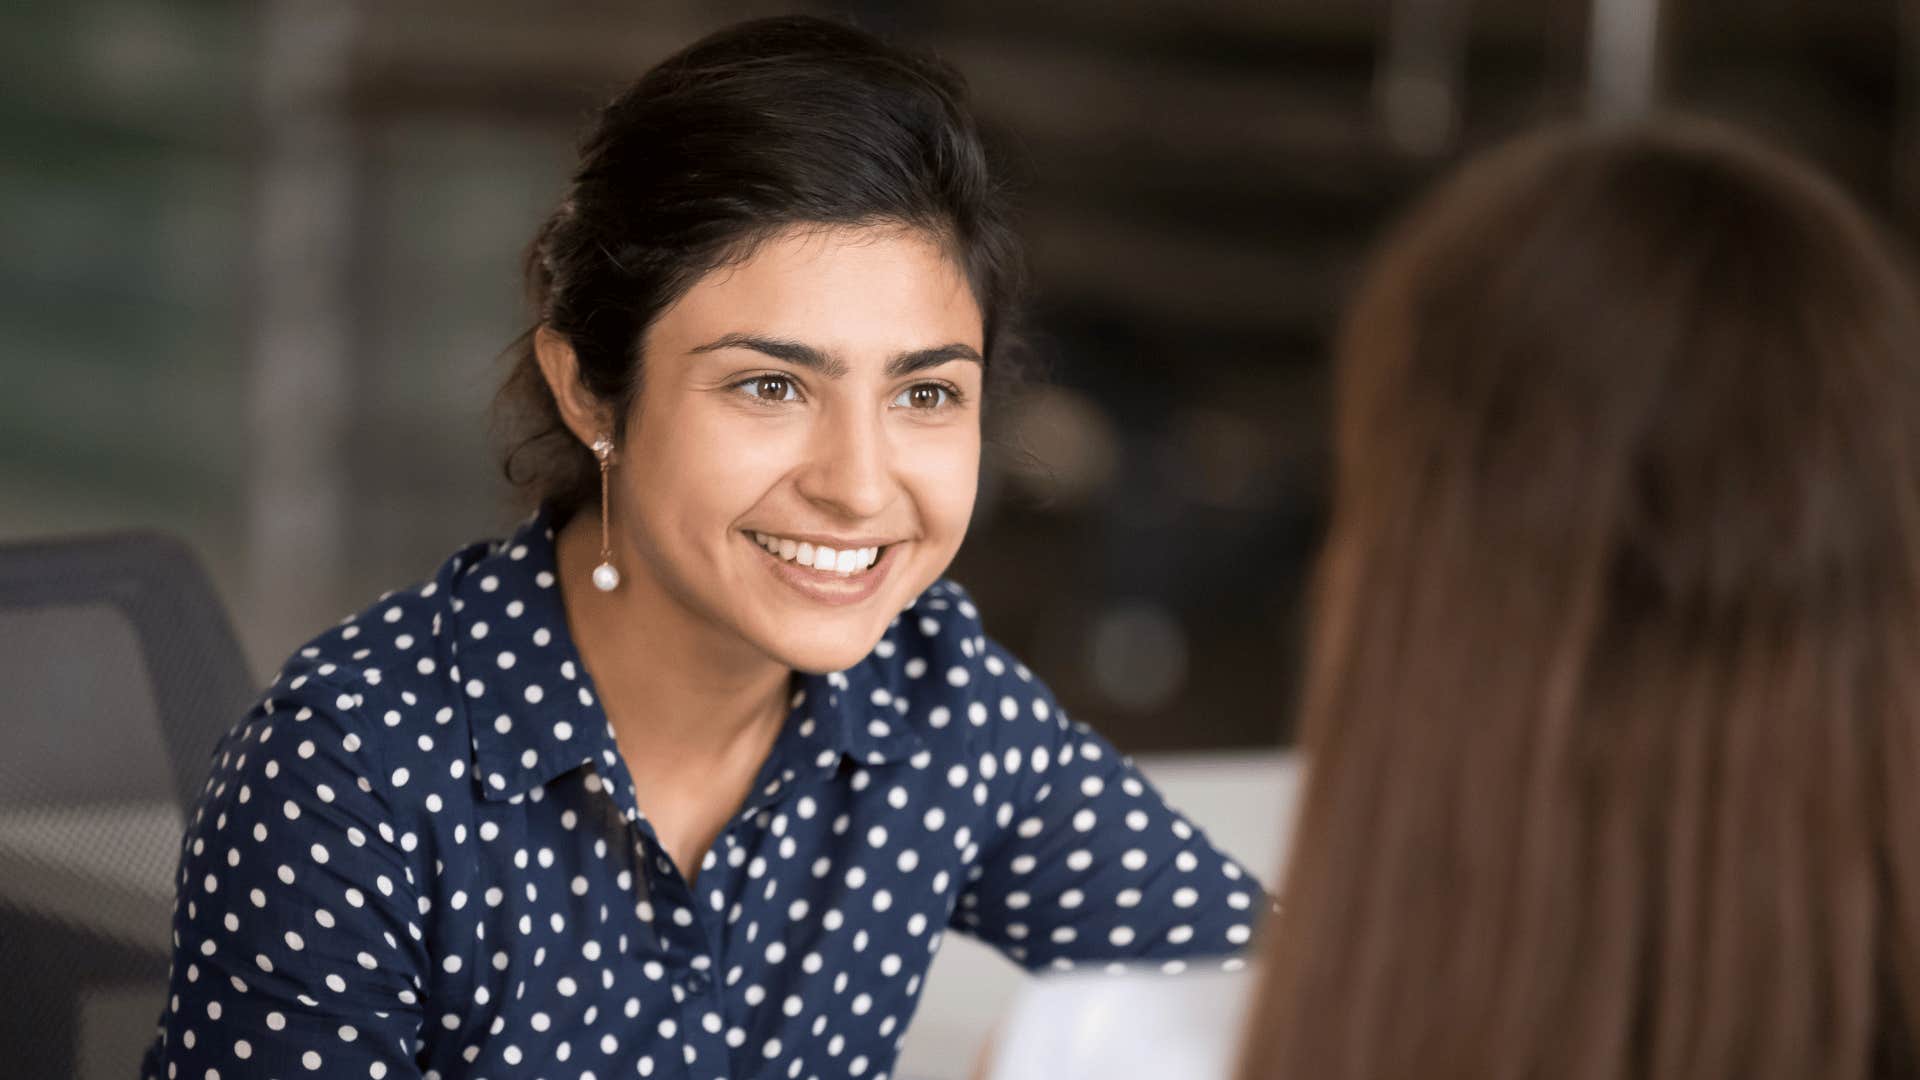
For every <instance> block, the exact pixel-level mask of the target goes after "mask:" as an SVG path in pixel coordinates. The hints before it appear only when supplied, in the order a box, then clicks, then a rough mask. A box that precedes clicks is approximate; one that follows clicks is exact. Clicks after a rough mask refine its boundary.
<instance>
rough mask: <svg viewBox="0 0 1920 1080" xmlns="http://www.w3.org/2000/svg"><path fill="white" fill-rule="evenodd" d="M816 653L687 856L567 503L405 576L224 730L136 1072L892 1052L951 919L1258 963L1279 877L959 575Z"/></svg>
mask: <svg viewBox="0 0 1920 1080" xmlns="http://www.w3.org/2000/svg"><path fill="white" fill-rule="evenodd" d="M798 682H799V684H800V689H799V690H797V692H796V693H795V698H794V706H793V712H792V715H791V716H790V718H789V720H788V722H787V725H786V727H785V729H784V730H783V732H782V734H781V735H780V737H779V740H778V741H777V743H776V745H775V746H774V749H773V751H772V753H771V754H770V755H769V757H768V759H767V762H766V763H765V765H764V766H763V768H762V771H761V775H760V777H759V780H758V782H757V783H756V785H755V788H754V793H753V794H752V795H751V796H750V797H749V798H748V801H747V804H746V805H745V806H743V807H742V808H741V811H740V813H739V814H738V815H737V816H736V817H735V818H734V819H733V820H732V822H731V823H730V824H729V826H728V827H727V829H726V830H725V831H724V832H723V833H722V834H721V836H720V837H719V839H718V840H717V841H716V842H715V844H714V846H713V848H712V850H710V851H709V852H708V853H707V854H706V856H705V858H704V859H703V861H702V863H701V866H700V871H699V874H698V877H697V881H696V884H694V885H691V886H690V885H689V884H688V883H687V880H686V878H685V877H684V876H683V875H682V874H681V872H680V870H679V868H677V867H675V866H674V865H673V863H672V861H671V860H669V859H668V858H667V857H666V855H665V853H664V852H663V851H662V850H661V849H660V848H659V847H658V845H657V843H656V841H655V837H654V834H653V830H652V828H651V826H650V824H649V823H648V822H647V819H646V817H645V815H644V814H643V813H641V811H640V806H639V804H640V802H643V801H644V800H639V801H636V798H635V793H634V790H633V784H632V780H631V778H630V776H629V774H628V772H627V769H626V765H625V762H624V761H623V760H622V759H621V758H620V756H619V754H618V752H617V750H616V748H615V743H614V741H613V738H612V733H611V731H610V730H609V728H608V725H607V720H606V716H605V714H604V713H603V712H602V711H601V709H600V706H599V704H598V701H597V699H596V696H595V693H594V690H593V685H592V681H591V679H590V678H589V675H588V673H587V671H586V670H585V668H584V666H583V665H582V664H581V662H580V660H579V657H578V656H577V654H576V653H575V652H574V649H573V646H572V643H571V641H570V639H569V638H568V637H567V632H566V620H565V617H564V612H563V611H562V609H561V606H560V598H559V594H558V591H557V589H556V588H555V587H554V579H553V549H552V530H551V528H550V523H549V519H548V517H547V515H546V514H545V513H544V512H542V513H540V514H536V515H535V516H534V517H533V518H531V519H530V520H529V521H528V522H527V523H526V524H525V525H523V526H522V527H521V528H520V529H519V530H518V531H516V532H515V534H514V535H513V536H512V537H511V538H509V539H507V540H504V541H493V542H488V543H482V544H476V545H473V546H470V547H468V548H466V549H464V550H463V551H461V552H459V553H457V554H456V555H455V556H454V557H453V558H452V559H450V560H449V561H448V562H447V564H446V565H445V566H443V567H442V568H441V570H440V572H439V573H438V575H437V576H436V577H435V578H434V580H433V581H432V582H430V583H428V584H426V585H423V586H420V587H417V588H413V589H409V590H406V591H403V592H398V593H392V594H388V595H387V596H385V597H383V598H381V600H380V601H378V602H377V603H375V604H374V605H373V606H371V607H369V608H368V609H367V610H366V611H364V612H362V613H360V614H359V615H357V616H355V617H353V618H352V619H349V620H348V621H346V622H344V623H342V624H341V625H339V626H337V627H335V628H334V629H333V630H331V631H329V632H327V633H325V634H323V635H321V636H320V637H318V638H316V639H315V640H314V641H313V642H312V643H311V644H309V645H308V646H307V647H305V648H303V649H301V650H300V651H299V653H297V654H296V655H295V656H294V657H293V658H292V660H290V661H289V663H288V664H287V666H286V667H285V668H284V669H283V670H282V672H281V673H280V676H279V677H278V678H277V679H276V680H275V682H274V683H273V685H272V686H271V687H270V688H269V690H268V691H267V693H266V694H265V696H264V697H263V699H262V700H261V702H260V704H259V705H257V706H256V707H255V708H254V709H253V710H252V711H251V712H250V713H249V714H248V715H247V717H246V718H245V719H244V720H243V721H242V722H241V723H240V724H239V725H238V726H237V727H235V729H234V730H233V731H232V732H230V733H229V734H228V736H227V737H226V739H225V740H223V742H222V744H221V745H220V747H219V748H218V749H217V750H216V752H215V755H214V759H213V768H212V775H211V777H210V778H209V780H208V782H207V786H206V790H205V792H204V794H203V796H202V798H201V801H200V804H199V806H198V807H197V808H196V810H195V813H194V815H193V818H192V821H191V822H190V825H189V828H188V832H187V836H186V838H185V842H184V845H183V848H182V853H181V864H180V875H179V897H178V902H177V904H176V909H175V913H174V962H173V970H172V974H171V993H170V995H169V998H168V1001H167V1003H166V1006H165V1008H164V1010H163V1013H162V1016H161V1019H160V1029H159V1032H158V1034H157V1036H156V1039H155V1041H154V1043H153V1045H152V1047H151V1048H150V1050H149V1052H148V1054H147V1059H146V1065H145V1070H144V1075H146V1076H148V1077H150V1078H154V1080H159V1078H162V1077H165V1078H167V1080H176V1078H179V1077H191V1078H195V1080H198V1078H200V1077H211V1076H221V1077H225V1078H227V1080H235V1078H240V1077H269V1076H272V1077H282V1078H285V1077H296V1076H306V1075H318V1076H326V1077H358V1076H370V1077H376V1078H379V1077H394V1078H399V1077H435V1078H441V1080H451V1078H454V1077H481V1076H485V1077H493V1078H496V1080H498V1078H507V1077H536V1076H544V1077H557V1076H564V1077H567V1078H569V1080H572V1078H574V1077H580V1078H583V1080H584V1078H597V1077H616V1076H618V1077H627V1076H636V1075H637V1076H651V1075H660V1076H670V1075H671V1076H679V1075H685V1076H689V1077H699V1078H705V1077H729V1076H735V1077H743V1076H769V1077H771V1076H785V1077H789V1078H792V1080H799V1078H801V1077H840V1076H851V1075H861V1076H866V1077H874V1078H884V1077H886V1075H887V1071H888V1070H889V1069H890V1068H891V1067H892V1062H893V1060H894V1057H895V1055H896V1054H897V1052H898V1050H899V1046H900V1043H901V1039H902V1037H903V1035H904V1031H905V1027H906V1024H907V1022H908V1020H909V1019H910V1018H911V1016H912V1014H913V1009H914V1005H915V1002H916V1000H917V998H918V996H919V991H920V987H921V982H922V979H923V977H924V975H925V972H926V969H927V965H928V963H929V961H930V960H931V958H932V956H933V954H934V952H935V951H936V950H937V949H938V948H939V944H940V939H941V935H942V934H943V933H944V932H945V931H946V930H947V929H949V928H956V929H959V930H961V931H964V932H968V933H972V934H976V935H978V936H979V937H981V938H982V939H984V940H986V941H988V942H991V943H992V944H994V945H995V946H997V947H998V948H999V949H1001V950H1002V951H1003V952H1005V953H1006V954H1007V955H1008V956H1009V957H1011V958H1013V959H1014V960H1016V961H1018V962H1020V963H1022V964H1024V965H1026V966H1028V967H1030V968H1036V969H1037V968H1066V967H1073V966H1075V965H1079V964H1085V963H1089V962H1098V963H1103V964H1104V963H1109V962H1112V961H1116V960H1122V959H1160V960H1167V961H1171V960H1192V959H1194V958H1197V957H1217V958H1220V959H1219V960H1217V961H1216V962H1217V963H1220V964H1222V965H1223V966H1229V967H1232V966H1237V965H1239V964H1240V963H1241V961H1240V959H1239V957H1238V956H1237V955H1236V954H1238V953H1240V952H1241V951H1242V950H1243V949H1244V947H1245V945H1246V943H1247V941H1248V940H1249V937H1250V935H1251V933H1252V928H1253V925H1254V922H1255V918H1256V915H1257V914H1258V913H1259V912H1260V911H1262V910H1263V909H1264V907H1265V904H1266V901H1265V898H1264V896H1263V894H1262V893H1261V891H1260V888H1259V886H1258V885H1257V884H1256V883H1255V882H1254V881H1252V880H1251V879H1250V878H1249V877H1248V876H1247V875H1246V873H1245V872H1244V871H1243V870H1242V869H1241V868H1240V867H1239V866H1237V865H1236V864H1234V863H1233V862H1232V861H1231V860H1229V859H1227V858H1226V857H1225V856H1223V855H1222V854H1221V853H1220V852H1219V851H1217V850H1215V849H1214V848H1213V847H1212V846H1211V845H1210V844H1209V843H1208V842H1207V840H1206V839H1205V837H1204V836H1203V835H1201V834H1200V832H1199V831H1198V830H1196V829H1194V828H1193V827H1192V826H1190V825H1189V824H1188V823H1187V822H1186V821H1185V820H1184V819H1182V818H1181V817H1180V816H1179V815H1177V814H1176V813H1174V812H1173V811H1171V810H1169V809H1168V808H1167V807H1166V806H1165V805H1164V804H1163V803H1162V802H1161V800H1160V798H1159V796H1158V795H1157V794H1156V793H1155V792H1154V791H1153V789H1152V788H1151V787H1150V786H1149V785H1147V783H1146V782H1145V781H1144V780H1143V779H1141V777H1140V776H1139V774H1138V773H1137V772H1136V771H1135V770H1134V768H1133V767H1132V765H1131V763H1129V762H1128V761H1127V760H1126V759H1124V758H1122V757H1121V756H1120V755H1119V754H1117V753H1116V752H1115V751H1114V749H1113V747H1112V746H1111V745H1110V744H1108V743H1107V742H1106V741H1105V740H1103V739H1101V738H1100V737H1099V736H1098V735H1096V734H1094V733H1093V732H1091V731H1089V730H1087V729H1086V728H1085V727H1083V726H1081V725H1078V724H1075V723H1073V722H1071V721H1070V720H1069V719H1068V717H1067V715H1066V714H1065V712H1064V711H1063V710H1062V709H1061V708H1060V707H1059V705H1058V704H1057V703H1056V702H1055V701H1054V700H1053V699H1052V697H1051V695H1050V694H1049V692H1048V691H1047V689H1046V687H1045V686H1044V685H1042V684H1041V683H1040V682H1039V681H1038V680H1037V679H1035V678H1034V677H1033V675H1032V674H1031V673H1030V672H1029V671H1028V670H1027V669H1026V668H1025V667H1024V666H1022V665H1021V664H1020V663H1019V662H1018V661H1017V660H1015V659H1014V658H1013V657H1011V656H1009V655H1008V654H1007V653H1006V652H1005V651H1004V650H1002V649H1001V648H1000V647H999V645H997V644H996V643H994V642H993V641H991V640H990V639H988V638H986V637H985V636H984V635H983V634H982V632H981V627H980V621H979V618H978V614H977V612H976V611H975V610H974V607H973V604H972V603H971V602H970V601H969V600H968V599H967V596H966V594H965V593H964V592H963V591H962V590H961V589H960V588H959V587H957V586H955V585H952V584H949V583H944V582H943V583H940V584H937V585H935V586H934V587H933V588H931V589H929V590H928V591H927V592H926V593H925V594H924V595H923V596H921V597H920V598H919V600H918V601H916V603H915V604H914V605H913V607H911V608H910V609H908V610H907V611H906V612H904V613H902V615H901V617H900V618H899V619H897V620H896V621H895V622H894V623H893V625H892V626H891V627H890V628H889V629H888V631H887V634H886V637H885V638H884V639H883V640H882V641H881V643H880V644H879V646H878V647H876V648H875V650H874V652H873V653H872V655H870V656H869V657H868V658H867V660H865V661H864V662H863V663H861V664H860V665H858V666H856V667H855V668H853V669H851V670H849V671H845V672H836V673H833V674H830V675H825V676H808V677H804V678H802V679H800V680H798Z"/></svg>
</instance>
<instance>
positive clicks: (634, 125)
mask: <svg viewBox="0 0 1920 1080" xmlns="http://www.w3.org/2000/svg"><path fill="white" fill-rule="evenodd" d="M839 225H900V226H906V227H909V228H914V229H920V230H924V231H926V232H928V233H930V234H932V235H934V236H936V237H938V238H939V239H940V240H942V241H943V242H944V243H945V244H946V245H947V247H948V248H949V250H951V251H952V252H953V255H954V259H955V262H956V263H957V264H958V265H959V266H960V267H961V268H962V270H963V271H964V272H965V274H966V277H967V280H968V282H969V283H970V285H971V286H972V289H973V295H974V300H975V302H976V303H978V304H979V305H980V309H981V313H982V315H983V316H984V318H985V327H984V335H985V345H986V360H987V372H988V376H989V390H990V391H992V392H993V393H994V394H996V395H997V394H999V393H1001V392H1003V389H1002V387H1001V384H1002V383H1003V382H1004V381H1005V376H1006V375H1007V374H1008V371H1007V368H1008V367H1009V363H1008V361H1007V359H1006V358H1005V357H1004V354H1005V353H1006V352H1007V346H1008V344H1009V338H1010V324H1011V323H1012V321H1013V318H1014V315H1015V313H1016V311H1015V309H1016V307H1017V305H1018V302H1019V299H1020V293H1021V288H1022V282H1023V270H1022V264H1021V256H1020V249H1019V243H1018V239H1017V237H1016V236H1015V234H1014V232H1013V229H1012V227H1011V225H1010V224H1009V221H1008V209H1007V205H1006V197H1005V194H1004V191H1003V189H1002V186H1001V184H1000V181H999V178H998V176H997V174H996V173H995V172H994V170H993V169H992V168H991V167H990V163H989V159H988V154H987V150H986V149H985V145H984V143H983V140H982V138H981V135H980V132H979V130H978V128H977V125H976V124H975V121H974V118H973V115H972V113H971V110H970V107H969V105H968V101H967V88H966V84H965V82H964V81H963V80H962V79H961V78H960V76H959V75H958V74H957V73H956V72H954V71H953V70H952V69H951V68H949V67H947V66H946V65H944V64H942V63H940V62H939V61H937V60H935V59H933V58H932V57H930V56H926V55H923V54H921V53H917V52H913V51H910V50H907V49H903V48H900V47H897V46H894V45H891V44H888V43H887V42H884V41H882V40H881V39H879V38H877V37H875V36H873V35H871V34H868V33H866V32H864V31H861V30H857V29H855V28H853V27H851V26H847V25H844V24H841V23H838V22H833V21H830V20H826V19H819V18H812V17H806V16H790V17H781V18H772V19H759V20H754V21H750V22H745V23H740V24H738V25H735V26H732V27H729V28H727V29H725V30H721V31H719V32H717V33H714V34H711V35H709V36H707V37H705V38H702V39H701V40H699V41H697V42H695V43H693V44H692V45H690V46H688V47H687V48H686V49H685V50H683V51H681V52H679V53H677V54H675V55H673V56H671V57H669V58H667V59H666V60H663V61H661V62H660V63H659V64H658V65H656V66H655V67H654V68H653V69H652V70H650V71H648V72H647V73H646V74H645V75H643V76H641V77H640V79H639V80H638V81H636V82H635V83H634V84H633V85H632V86H630V87H628V88H627V89H626V90H624V91H623V92H621V93H620V94H619V95H618V96H617V97H615V98H614V99H613V100H612V101H611V102H610V103H608V104H607V105H606V107H605V108H603V109H601V110H600V112H599V114H598V116H597V117H596V118H595V121H594V123H593V125H592V128H591V130H590V131H589V132H588V134H587V136H586V139H585V141H584V143H583V144H582V146H581V151H580V162H579V166H578V168H577V170H576V171H575V173H574V176H573V182H572V184H571V186H570V187H569V189H568V192H567V195H566V197H565V198H564V199H563V200H562V201H561V204H560V207H559V209H558V210H556V211H554V213H553V215H552V217H550V218H549V219H548V220H547V222H546V224H545V225H543V226H542V227H541V229H540V231H539V234H538V235H537V237H536V238H535V240H534V242H533V245H532V248H531V250H530V251H529V252H528V254H527V264H526V277H527V290H528V293H529V295H530V299H531V302H532V304H533V308H534V312H535V316H536V325H539V324H544V325H546V326H548V327H550V328H552V329H553V330H554V331H556V332H558V333H559V334H560V335H561V336H563V337H565V338H566V339H567V342H568V343H569V344H570V345H571V346H572V347H573V350H574V355H575V356H576V357H577V358H578V361H579V372H580V380H581V383H582V384H583V385H584V386H585V387H586V389H587V390H588V391H589V392H591V393H592V394H593V395H594V396H595V397H596V398H598V399H599V400H601V401H603V402H605V403H607V404H608V405H609V406H610V408H611V410H612V412H613V414H614V415H615V416H616V417H617V418H618V420H617V423H620V424H624V422H625V420H626V418H627V417H628V416H629V414H630V410H631V407H632V404H633V402H634V399H635V395H636V394H638V393H639V392H640V384H641V371H642V362H641V361H642V358H641V356H640V342H641V338H642V335H644V334H645V332H646V330H647V328H648V327H649V326H650V325H652V323H653V321H654V320H655V319H656V318H658V317H659V316H660V314H661V313H662V312H664V311H665V310H666V309H667V308H668V307H670V306H671V305H672V304H673V302H674V301H675V300H677V299H679V298H680V296H681V295H682V294H684V293H685V292H686V290H687V289H688V288H690V287H691V286H692V285H693V284H694V282H696V281H697V280H699V278H700V277H701V276H702V275H704V274H706V273H708V272H710V271H712V270H714V269H716V268H718V267H721V266H725V265H728V264H730V263H732V262H735V261H738V260H740V259H744V258H747V257H749V256H750V255H751V254H752V252H753V250H754V248H755V246H756V245H757V244H758V243H759V242H761V241H763V240H765V239H767V238H768V237H769V236H772V235H774V234H776V233H779V232H781V231H784V230H787V229H791V228H796V227H799V228H805V227H810V226H839ZM514 353H515V359H514V365H513V369H512V371H511V373H510V374H509V375H508V377H507V379H506V381H505V383H504V384H503V385H502V386H501V388H500V392H499V394H498V395H497V397H496V399H495V419H496V425H497V426H498V427H499V428H500V429H502V431H503V434H504V438H505V441H506V444H507V446H508V453H507V456H506V460H505V463H504V467H505V471H506V475H507V479H508V480H509V481H510V482H511V483H513V484H515V485H516V486H518V487H519V488H520V489H521V490H522V491H523V492H525V493H526V495H527V496H528V497H529V501H532V502H542V501H544V502H547V503H549V504H550V505H551V506H552V507H553V508H554V509H555V511H556V517H557V518H564V517H566V516H567V515H568V514H570V513H571V512H572V511H573V510H574V509H575V508H577V507H579V506H580V505H582V504H584V503H588V502H590V501H592V500H593V499H594V498H596V497H597V496H598V492H599V487H598V470H597V466H596V464H595V461H594V457H593V455H592V453H590V452H589V451H588V450H587V449H586V447H584V446H582V445H581V444H580V442H579V440H578V439H575V438H574V437H573V436H572V434H571V433H570V432H569V431H568V430H567V428H566V426H565V425H564V424H563V423H562V422H561V419H560V412H559V409H558V407H557V405H556V404H555V402H554V399H553V395H552V393H551V391H550V390H549V388H548V387H547V384H546V380H545V379H544V378H543V377H542V375H541V371H540V366H539V362H538V361H537V359H536V358H535V356H534V351H533V331H532V330H529V331H528V332H527V333H526V334H525V335H523V336H522V338H521V339H520V340H519V341H518V342H516V343H515V345H514ZM622 434H623V432H622V431H620V430H618V429H616V430H615V431H614V432H613V435H614V437H615V438H616V439H618V438H619V437H620V436H621V435H622Z"/></svg>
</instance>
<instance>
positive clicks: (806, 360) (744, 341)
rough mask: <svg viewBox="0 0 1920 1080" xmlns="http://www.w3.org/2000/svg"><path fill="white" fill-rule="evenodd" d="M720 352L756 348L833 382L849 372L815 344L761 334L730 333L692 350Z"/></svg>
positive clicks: (759, 351) (754, 349)
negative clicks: (819, 374) (816, 372)
mask: <svg viewBox="0 0 1920 1080" xmlns="http://www.w3.org/2000/svg"><path fill="white" fill-rule="evenodd" d="M720 349H752V350H753V351H754V352H757V353H765V354H766V355H768V356H771V357H773V358H774V359H775V360H785V361H786V362H787V363H789V364H798V365H799V366H801V367H803V368H811V369H813V370H814V371H818V372H819V373H821V374H822V375H825V376H826V377H827V378H829V379H837V378H839V377H840V376H842V375H845V374H846V373H847V365H845V364H843V363H841V362H840V361H839V360H836V359H834V358H833V357H831V356H829V355H827V354H826V353H824V352H822V351H820V350H819V349H816V348H814V347H813V346H811V345H806V344H802V343H801V342H798V341H783V340H781V339H779V338H768V337H760V336H759V335H757V334H727V335H725V336H723V337H717V338H715V339H713V340H712V341H709V342H707V343H706V344H705V345H700V346H697V347H695V348H694V349H692V350H690V351H691V352H694V353H709V352H715V351H717V350H720Z"/></svg>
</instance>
